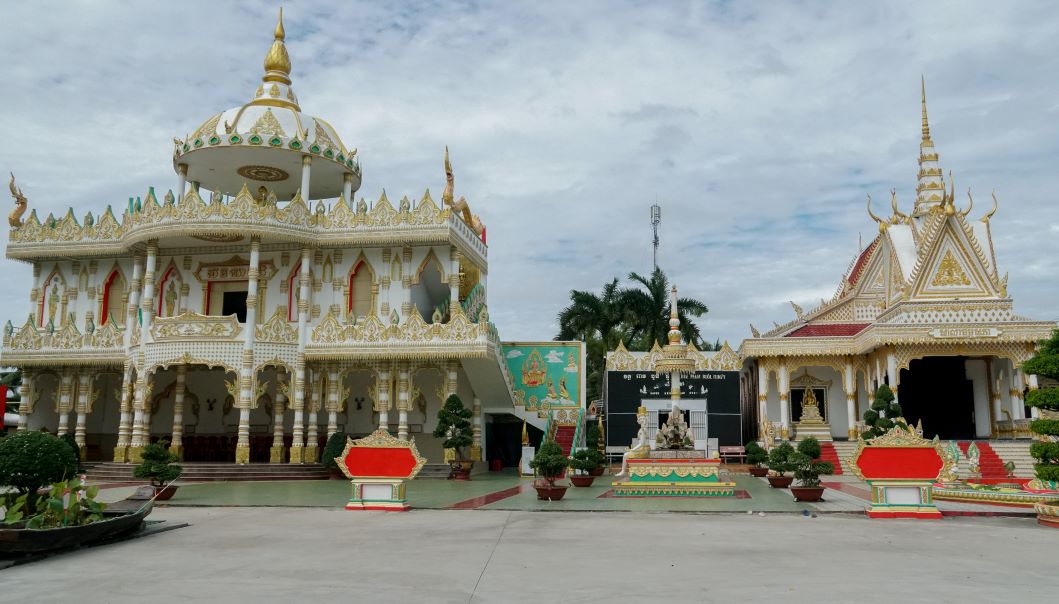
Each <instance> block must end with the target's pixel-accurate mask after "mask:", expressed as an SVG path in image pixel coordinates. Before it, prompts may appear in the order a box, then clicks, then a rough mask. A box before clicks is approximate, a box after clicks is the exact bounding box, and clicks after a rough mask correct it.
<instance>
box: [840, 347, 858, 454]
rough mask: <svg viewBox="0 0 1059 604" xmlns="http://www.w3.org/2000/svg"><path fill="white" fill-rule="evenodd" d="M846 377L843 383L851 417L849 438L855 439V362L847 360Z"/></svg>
mask: <svg viewBox="0 0 1059 604" xmlns="http://www.w3.org/2000/svg"><path fill="white" fill-rule="evenodd" d="M843 377H844V378H845V379H844V380H843V383H842V385H843V386H844V388H845V392H846V416H847V417H849V428H848V429H847V430H846V433H847V438H849V439H850V440H854V439H856V438H857V419H859V418H858V417H857V379H856V376H855V374H854V373H853V363H852V362H851V361H848V360H847V361H846V367H845V373H844V374H843Z"/></svg>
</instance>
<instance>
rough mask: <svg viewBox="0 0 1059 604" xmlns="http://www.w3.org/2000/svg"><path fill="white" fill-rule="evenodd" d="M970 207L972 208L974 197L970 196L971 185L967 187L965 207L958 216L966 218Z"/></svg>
mask: <svg viewBox="0 0 1059 604" xmlns="http://www.w3.org/2000/svg"><path fill="white" fill-rule="evenodd" d="M972 209H974V197H971V187H967V209H966V210H964V211H962V212H960V216H962V217H964V218H967V215H968V214H970V213H971V210H972Z"/></svg>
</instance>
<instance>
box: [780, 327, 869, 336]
mask: <svg viewBox="0 0 1059 604" xmlns="http://www.w3.org/2000/svg"><path fill="white" fill-rule="evenodd" d="M869 325H871V323H828V324H821V325H803V326H801V327H799V328H798V329H795V330H794V331H792V332H790V333H789V334H787V335H786V336H784V337H785V338H819V337H828V336H832V337H834V336H839V337H841V336H855V335H857V334H858V333H860V332H862V331H864V328H865V327H867V326H869Z"/></svg>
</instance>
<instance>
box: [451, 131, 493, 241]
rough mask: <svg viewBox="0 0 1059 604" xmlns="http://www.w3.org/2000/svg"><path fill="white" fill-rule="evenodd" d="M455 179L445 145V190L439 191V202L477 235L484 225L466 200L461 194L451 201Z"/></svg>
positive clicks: (480, 233) (480, 232)
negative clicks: (458, 216) (460, 218)
mask: <svg viewBox="0 0 1059 604" xmlns="http://www.w3.org/2000/svg"><path fill="white" fill-rule="evenodd" d="M454 182H455V179H454V178H453V176H452V164H451V163H450V162H449V147H448V145H445V190H444V191H443V192H442V193H441V202H442V203H444V204H445V206H447V207H448V208H449V209H451V210H452V211H453V212H454V213H455V214H458V215H460V217H462V218H463V221H464V222H466V223H467V226H469V227H471V228H472V229H473V230H474V232H475V233H478V235H479V236H481V235H482V232H483V231H485V225H483V224H482V221H481V219H480V218H478V215H477V214H472V213H471V206H470V205H468V204H467V200H466V199H465V198H463V197H462V196H461V197H460V199H459V200H458V201H456V202H453V201H452V198H453V193H454V191H455V187H454V185H453V183H454Z"/></svg>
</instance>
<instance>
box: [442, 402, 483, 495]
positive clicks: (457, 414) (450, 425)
mask: <svg viewBox="0 0 1059 604" xmlns="http://www.w3.org/2000/svg"><path fill="white" fill-rule="evenodd" d="M470 417H471V410H470V409H468V408H466V407H464V406H463V401H461V400H460V397H458V396H456V395H455V394H450V395H449V398H447V399H445V404H444V405H443V406H442V407H441V410H439V411H438V425H437V427H436V428H434V436H435V437H437V438H444V439H445V442H444V443H442V447H444V448H446V449H451V450H452V458H451V459H450V460H449V468H450V472H449V480H453V479H455V480H470V479H471V468H472V467H474V460H472V459H470V456H469V455H468V454H467V448H468V447H470V446H471V443H473V442H474V441H473V439H472V438H471V422H470V421H469V420H470Z"/></svg>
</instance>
